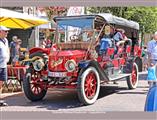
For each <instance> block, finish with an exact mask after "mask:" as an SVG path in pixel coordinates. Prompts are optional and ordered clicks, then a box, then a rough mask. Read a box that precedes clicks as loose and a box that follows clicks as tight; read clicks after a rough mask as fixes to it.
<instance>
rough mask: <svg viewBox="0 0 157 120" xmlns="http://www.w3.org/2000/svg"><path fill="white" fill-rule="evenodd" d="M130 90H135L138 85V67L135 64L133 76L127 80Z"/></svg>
mask: <svg viewBox="0 0 157 120" xmlns="http://www.w3.org/2000/svg"><path fill="white" fill-rule="evenodd" d="M127 84H128V87H129V89H135V88H136V87H137V85H138V66H137V64H136V63H133V67H132V72H131V75H130V76H129V77H128V78H127Z"/></svg>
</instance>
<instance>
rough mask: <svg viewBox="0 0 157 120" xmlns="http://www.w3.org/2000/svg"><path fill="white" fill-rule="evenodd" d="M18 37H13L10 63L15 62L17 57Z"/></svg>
mask: <svg viewBox="0 0 157 120" xmlns="http://www.w3.org/2000/svg"><path fill="white" fill-rule="evenodd" d="M17 39H18V37H17V36H13V37H12V42H11V43H10V63H12V62H13V59H14V57H15V55H16V48H15V47H16V42H17Z"/></svg>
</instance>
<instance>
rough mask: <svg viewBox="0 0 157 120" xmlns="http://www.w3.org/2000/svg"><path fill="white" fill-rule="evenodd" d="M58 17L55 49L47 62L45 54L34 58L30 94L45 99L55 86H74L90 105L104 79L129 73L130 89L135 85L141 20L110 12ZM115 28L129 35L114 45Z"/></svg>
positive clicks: (28, 75)
mask: <svg viewBox="0 0 157 120" xmlns="http://www.w3.org/2000/svg"><path fill="white" fill-rule="evenodd" d="M54 20H55V22H56V23H57V26H58V27H57V32H56V36H55V37H56V45H57V50H53V49H51V50H50V53H49V55H48V65H47V64H46V62H45V60H44V58H43V57H40V56H38V57H33V58H32V59H33V60H32V61H33V62H32V63H31V64H30V67H29V68H28V69H27V72H26V76H25V79H24V81H23V86H24V93H25V95H26V97H27V98H28V99H29V100H31V101H38V100H41V99H43V97H44V96H45V95H46V92H47V90H48V88H50V87H51V88H55V89H58V90H60V89H61V90H65V89H68V90H71V89H75V90H77V93H78V97H79V100H80V101H81V102H82V103H83V104H85V105H90V104H93V103H94V102H95V101H96V100H97V98H98V95H99V92H100V86H101V84H102V83H103V84H104V83H107V82H110V81H116V80H119V79H121V78H126V81H127V85H128V87H129V89H134V88H136V87H137V84H138V73H139V72H140V71H141V68H142V60H141V49H140V46H139V44H138V30H139V24H138V23H136V22H133V21H128V20H126V19H123V18H119V17H116V16H113V15H111V14H106V13H103V14H98V15H81V16H66V17H55V18H54ZM115 28H122V29H124V30H125V34H126V36H127V37H128V38H131V39H127V40H125V41H124V42H123V43H120V44H119V45H116V44H115V41H114V39H113V35H114V29H115ZM60 33H64V37H63V36H62V38H61V36H60Z"/></svg>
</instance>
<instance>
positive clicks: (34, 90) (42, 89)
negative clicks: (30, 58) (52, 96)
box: [23, 68, 47, 101]
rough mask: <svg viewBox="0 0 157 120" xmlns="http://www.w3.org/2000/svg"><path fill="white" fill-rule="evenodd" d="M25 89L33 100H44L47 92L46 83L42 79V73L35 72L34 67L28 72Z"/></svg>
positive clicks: (27, 95) (24, 81)
mask: <svg viewBox="0 0 157 120" xmlns="http://www.w3.org/2000/svg"><path fill="white" fill-rule="evenodd" d="M23 89H24V93H25V95H26V97H27V98H28V99H29V100H31V101H39V100H42V99H43V97H44V96H45V95H46V92H47V88H46V83H44V82H43V80H42V79H41V75H40V73H39V72H35V71H34V70H33V69H32V68H29V69H28V70H27V72H26V77H25V79H24V80H23Z"/></svg>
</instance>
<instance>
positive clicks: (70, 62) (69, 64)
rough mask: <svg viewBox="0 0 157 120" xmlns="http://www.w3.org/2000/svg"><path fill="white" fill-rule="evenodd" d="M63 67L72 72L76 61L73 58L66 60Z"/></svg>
mask: <svg viewBox="0 0 157 120" xmlns="http://www.w3.org/2000/svg"><path fill="white" fill-rule="evenodd" d="M65 68H66V70H67V71H68V72H72V71H74V70H75V69H76V62H75V61H74V60H68V61H67V62H66V63H65Z"/></svg>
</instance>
